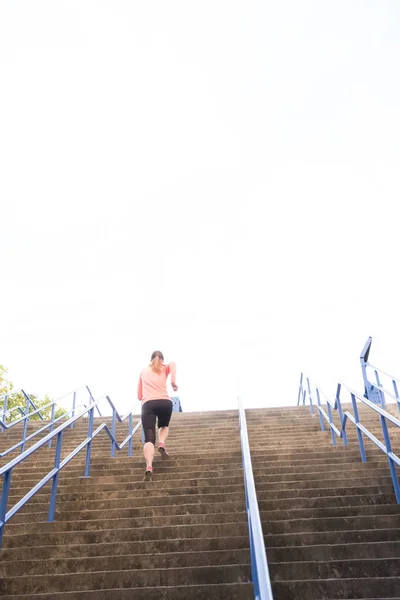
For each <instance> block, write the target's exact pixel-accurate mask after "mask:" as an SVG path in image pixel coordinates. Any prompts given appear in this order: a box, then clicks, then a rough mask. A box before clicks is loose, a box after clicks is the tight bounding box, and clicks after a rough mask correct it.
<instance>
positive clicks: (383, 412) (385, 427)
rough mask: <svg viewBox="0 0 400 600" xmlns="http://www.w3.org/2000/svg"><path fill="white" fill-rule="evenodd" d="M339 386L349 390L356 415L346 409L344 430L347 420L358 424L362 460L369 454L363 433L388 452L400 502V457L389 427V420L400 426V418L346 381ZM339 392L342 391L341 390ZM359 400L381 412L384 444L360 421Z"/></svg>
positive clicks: (383, 450) (343, 422) (395, 488)
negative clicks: (355, 390) (397, 469)
mask: <svg viewBox="0 0 400 600" xmlns="http://www.w3.org/2000/svg"><path fill="white" fill-rule="evenodd" d="M339 386H340V388H344V389H345V390H347V392H348V393H349V394H350V397H351V403H352V406H353V411H354V416H353V415H352V414H351V413H349V412H348V411H346V412H345V413H344V417H343V421H342V431H346V424H347V420H349V421H351V422H352V423H353V424H354V425H355V426H356V428H357V439H358V445H359V447H360V455H361V460H362V462H367V455H366V453H365V447H364V440H363V434H364V435H366V436H367V438H369V439H370V440H371V442H373V443H374V444H375V445H376V446H377V447H378V448H379V449H380V450H382V452H384V453H385V454H386V456H387V457H388V461H389V469H390V474H391V476H392V482H393V488H394V493H395V495H396V500H397V503H398V504H400V485H399V480H398V477H397V472H396V465H397V466H398V467H400V458H399V457H398V456H397V455H396V454H394V452H393V451H392V443H391V439H390V433H389V428H388V425H387V421H389V422H390V423H392V425H395V426H396V427H399V428H400V420H399V419H396V417H393V415H391V414H390V413H388V412H387V411H386V410H384V409H383V408H380V407H379V406H377V405H376V404H375V403H374V402H371V401H370V400H367V399H366V398H364V397H363V396H361V395H360V394H357V392H354V391H353V390H352V389H350V388H349V387H348V386H347V385H345V384H344V383H339ZM339 393H340V391H339ZM357 400H359V401H360V402H362V403H363V404H365V405H366V406H368V407H369V408H370V409H371V410H374V411H375V412H377V413H378V414H379V416H380V423H381V427H382V433H383V437H384V440H385V443H384V444H383V443H382V442H381V441H380V440H378V438H376V437H375V436H374V435H373V434H372V433H371V432H370V431H368V429H367V428H366V427H364V425H362V424H361V423H360V418H359V414H358V408H357Z"/></svg>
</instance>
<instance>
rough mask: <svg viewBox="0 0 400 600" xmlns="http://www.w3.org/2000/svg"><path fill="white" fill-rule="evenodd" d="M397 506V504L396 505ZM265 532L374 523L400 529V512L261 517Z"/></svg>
mask: <svg viewBox="0 0 400 600" xmlns="http://www.w3.org/2000/svg"><path fill="white" fill-rule="evenodd" d="M395 506H396V505H395ZM261 520H262V524H263V531H264V534H268V533H275V534H279V533H281V534H282V533H294V532H298V533H300V532H301V533H312V532H319V531H338V530H340V529H346V530H351V529H353V530H355V531H358V530H362V529H367V528H368V527H369V526H371V523H372V522H373V525H374V527H375V528H377V529H387V528H390V527H392V528H393V529H400V513H399V514H385V511H384V510H382V513H381V514H379V513H378V514H374V517H373V518H372V517H371V516H370V515H348V516H344V517H328V516H325V517H314V518H312V517H310V518H300V519H286V520H285V519H279V520H275V521H271V520H269V519H268V520H264V519H263V518H262V517H261Z"/></svg>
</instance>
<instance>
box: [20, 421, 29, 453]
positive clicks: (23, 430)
mask: <svg viewBox="0 0 400 600" xmlns="http://www.w3.org/2000/svg"><path fill="white" fill-rule="evenodd" d="M28 419H29V417H28V415H26V416H25V419H24V426H23V429H22V444H21V454H22V453H23V452H24V450H25V440H26V434H27V433H28Z"/></svg>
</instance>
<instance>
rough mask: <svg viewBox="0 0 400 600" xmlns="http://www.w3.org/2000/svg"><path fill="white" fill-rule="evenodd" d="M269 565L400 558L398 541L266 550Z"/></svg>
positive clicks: (399, 541)
mask: <svg viewBox="0 0 400 600" xmlns="http://www.w3.org/2000/svg"><path fill="white" fill-rule="evenodd" d="M267 555H268V562H269V563H271V564H272V563H285V562H294V561H298V562H307V561H334V560H350V559H354V558H357V559H361V558H383V559H385V558H396V557H397V558H400V540H396V541H384V542H365V543H362V544H352V543H350V542H349V543H346V544H321V545H315V546H282V547H277V548H268V551H267Z"/></svg>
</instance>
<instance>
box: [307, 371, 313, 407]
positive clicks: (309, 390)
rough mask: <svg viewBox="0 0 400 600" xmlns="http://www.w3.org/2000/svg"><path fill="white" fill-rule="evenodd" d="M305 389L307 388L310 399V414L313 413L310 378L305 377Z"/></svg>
mask: <svg viewBox="0 0 400 600" xmlns="http://www.w3.org/2000/svg"><path fill="white" fill-rule="evenodd" d="M307 389H308V398H309V400H310V411H311V414H312V415H313V414H314V406H313V401H312V396H311V386H310V380H309V378H308V377H307Z"/></svg>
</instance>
